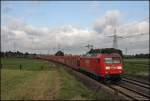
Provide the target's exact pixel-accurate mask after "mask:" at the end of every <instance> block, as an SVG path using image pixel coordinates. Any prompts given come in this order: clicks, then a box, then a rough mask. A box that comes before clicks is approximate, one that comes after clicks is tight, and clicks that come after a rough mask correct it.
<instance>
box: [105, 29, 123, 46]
mask: <svg viewBox="0 0 150 101" xmlns="http://www.w3.org/2000/svg"><path fill="white" fill-rule="evenodd" d="M107 37H113V48H115V49H118V38H123V37H122V36H118V35H117V34H116V29H115V30H114V35H111V36H107Z"/></svg>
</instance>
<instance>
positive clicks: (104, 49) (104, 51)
mask: <svg viewBox="0 0 150 101" xmlns="http://www.w3.org/2000/svg"><path fill="white" fill-rule="evenodd" d="M98 53H106V54H111V53H118V54H120V55H121V56H123V55H122V51H121V50H119V49H114V48H102V49H91V50H90V51H89V52H87V54H91V55H96V54H98Z"/></svg>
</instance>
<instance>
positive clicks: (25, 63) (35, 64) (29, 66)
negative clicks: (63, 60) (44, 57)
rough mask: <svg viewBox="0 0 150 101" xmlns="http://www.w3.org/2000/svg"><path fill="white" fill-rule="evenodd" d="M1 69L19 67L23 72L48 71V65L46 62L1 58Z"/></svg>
mask: <svg viewBox="0 0 150 101" xmlns="http://www.w3.org/2000/svg"><path fill="white" fill-rule="evenodd" d="M1 63H2V68H4V69H19V68H20V65H21V66H22V69H23V70H41V68H42V66H43V67H44V69H49V65H50V64H49V63H48V62H47V61H41V60H33V59H27V58H1Z"/></svg>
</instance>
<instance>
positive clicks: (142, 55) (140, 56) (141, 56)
mask: <svg viewBox="0 0 150 101" xmlns="http://www.w3.org/2000/svg"><path fill="white" fill-rule="evenodd" d="M124 58H149V54H142V53H141V54H135V55H124Z"/></svg>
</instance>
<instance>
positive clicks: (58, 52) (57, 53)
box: [55, 50, 64, 56]
mask: <svg viewBox="0 0 150 101" xmlns="http://www.w3.org/2000/svg"><path fill="white" fill-rule="evenodd" d="M55 55H56V56H64V52H62V51H60V50H59V51H57V52H56V53H55Z"/></svg>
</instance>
